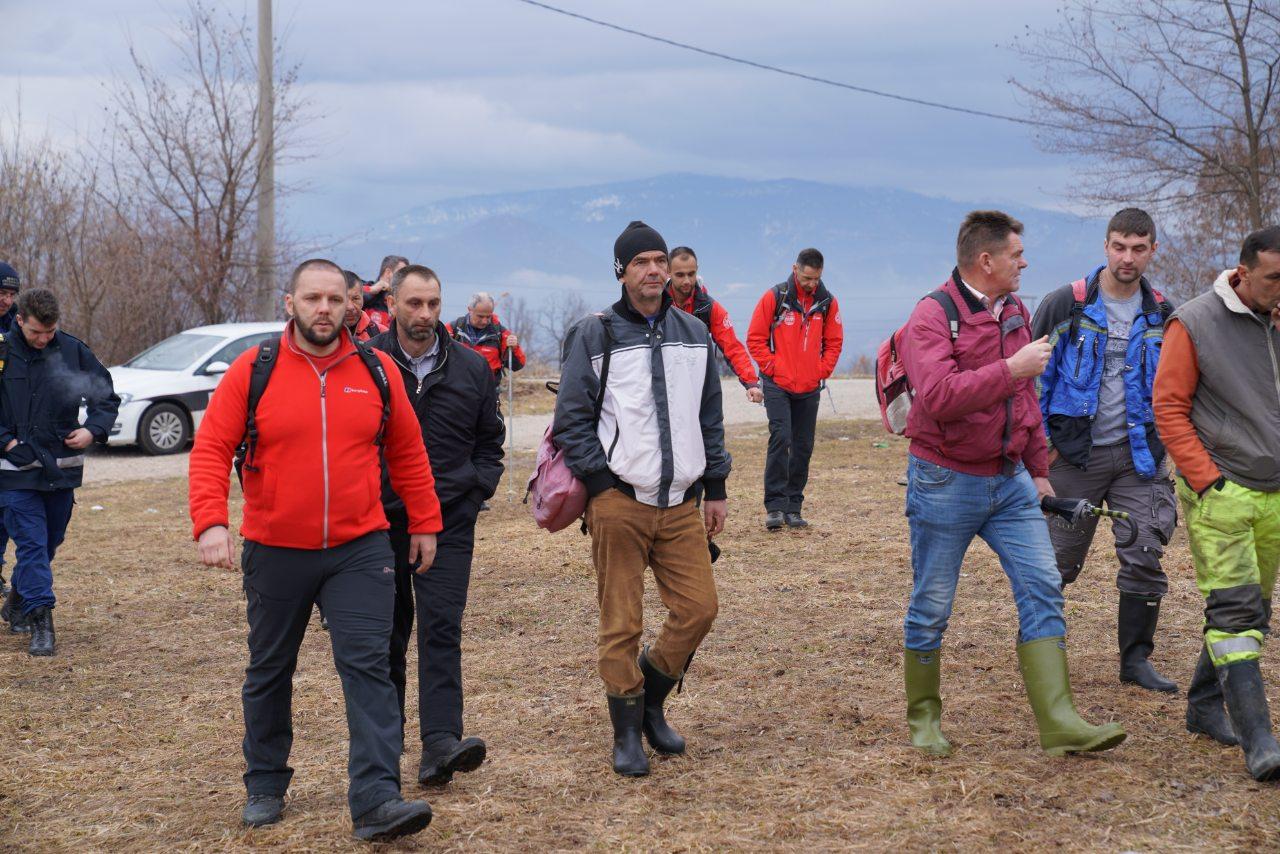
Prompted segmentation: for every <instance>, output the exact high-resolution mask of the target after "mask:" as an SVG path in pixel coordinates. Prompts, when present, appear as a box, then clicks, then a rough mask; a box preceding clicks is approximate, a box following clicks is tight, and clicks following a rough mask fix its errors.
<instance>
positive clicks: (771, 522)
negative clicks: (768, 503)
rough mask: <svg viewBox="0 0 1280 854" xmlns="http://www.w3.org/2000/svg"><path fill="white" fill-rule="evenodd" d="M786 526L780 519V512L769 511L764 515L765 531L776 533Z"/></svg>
mask: <svg viewBox="0 0 1280 854" xmlns="http://www.w3.org/2000/svg"><path fill="white" fill-rule="evenodd" d="M785 524H786V521H785V520H783V518H782V511H781V510H770V511H769V512H768V513H766V514H765V515H764V527H765V530H766V531H777V530H779V529H781V528H782V526H783V525H785Z"/></svg>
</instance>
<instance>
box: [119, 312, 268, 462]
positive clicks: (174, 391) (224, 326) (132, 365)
mask: <svg viewBox="0 0 1280 854" xmlns="http://www.w3.org/2000/svg"><path fill="white" fill-rule="evenodd" d="M283 329H284V323H283V322H276V323H220V324H217V325H216V326H197V327H195V328H194V329H188V330H187V331H185V332H179V333H178V334H177V335H174V336H171V337H169V338H166V339H164V340H163V341H161V342H160V343H159V344H156V345H154V346H152V347H149V348H148V349H146V350H143V351H142V352H141V353H139V354H138V355H136V356H134V357H133V358H132V359H130V360H129V361H127V362H125V363H124V364H123V365H116V366H115V367H113V368H111V369H110V370H111V380H112V382H113V383H114V384H115V388H116V394H118V395H120V414H119V415H118V416H116V423H115V425H114V426H113V427H112V428H111V436H110V437H109V438H108V439H107V444H108V445H134V444H136V445H138V446H140V447H141V448H142V450H144V451H146V452H147V453H148V454H175V453H177V452H179V451H182V450H184V449H185V448H186V447H187V443H188V442H189V441H191V437H192V436H194V435H195V431H196V428H197V427H199V426H200V419H201V418H203V417H204V411H205V409H206V408H207V407H208V405H209V397H210V396H211V395H212V394H213V390H214V389H215V388H217V387H218V381H219V380H221V379H222V375H223V374H224V373H226V371H227V368H229V367H231V363H232V362H234V361H235V359H236V357H237V356H239V355H240V354H241V353H243V352H244V351H245V350H248V349H249V348H250V347H256V346H258V344H260V343H261V342H263V341H265V340H267V339H269V338H278V337H280V333H281V331H282V330H283Z"/></svg>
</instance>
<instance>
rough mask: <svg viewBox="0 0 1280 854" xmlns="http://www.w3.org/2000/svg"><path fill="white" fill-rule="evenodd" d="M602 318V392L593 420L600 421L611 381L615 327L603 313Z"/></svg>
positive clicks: (600, 316) (597, 400)
mask: <svg viewBox="0 0 1280 854" xmlns="http://www.w3.org/2000/svg"><path fill="white" fill-rule="evenodd" d="M597 316H598V317H599V318H600V326H601V328H602V329H604V354H603V355H602V356H601V357H600V393H599V394H597V395H596V405H595V415H594V416H593V418H592V420H593V421H594V422H595V423H596V424H599V423H600V410H601V409H603V408H604V390H605V386H606V385H607V384H608V382H609V358H610V356H612V355H613V327H612V326H610V325H609V319H608V318H607V317H605V316H604V315H603V314H600V315H597Z"/></svg>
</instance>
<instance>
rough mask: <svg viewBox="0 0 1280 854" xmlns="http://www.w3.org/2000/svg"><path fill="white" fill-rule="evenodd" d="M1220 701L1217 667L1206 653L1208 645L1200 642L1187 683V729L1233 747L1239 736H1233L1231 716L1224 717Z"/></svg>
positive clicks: (1225, 712)
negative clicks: (1194, 669) (1197, 656)
mask: <svg viewBox="0 0 1280 854" xmlns="http://www.w3.org/2000/svg"><path fill="white" fill-rule="evenodd" d="M1222 703H1223V701H1222V685H1220V684H1219V683H1218V671H1217V669H1215V668H1214V666H1213V659H1212V658H1210V657H1209V650H1208V648H1207V647H1205V646H1204V645H1203V644H1202V645H1201V646H1200V658H1199V660H1198V661H1196V672H1195V673H1194V674H1192V676H1191V684H1190V685H1188V686H1187V732H1190V733H1195V734H1196V735H1207V736H1209V738H1212V739H1213V740H1214V741H1216V742H1218V743H1219V744H1225V745H1228V746H1232V747H1234V746H1235V745H1237V744H1239V743H1240V739H1238V738H1236V731H1235V730H1234V729H1232V728H1231V718H1229V717H1227V709H1226V707H1225V706H1224V705H1223V704H1222Z"/></svg>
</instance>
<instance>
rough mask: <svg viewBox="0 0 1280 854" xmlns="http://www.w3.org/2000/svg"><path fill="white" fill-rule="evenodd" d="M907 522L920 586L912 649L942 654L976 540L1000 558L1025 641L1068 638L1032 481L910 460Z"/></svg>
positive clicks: (913, 610) (910, 620)
mask: <svg viewBox="0 0 1280 854" xmlns="http://www.w3.org/2000/svg"><path fill="white" fill-rule="evenodd" d="M907 519H908V521H909V524H910V526H911V570H912V575H913V579H914V586H913V587H912V590H911V602H910V604H908V606H907V618H906V621H905V623H904V626H903V632H904V635H905V642H906V647H907V649H916V650H922V651H928V650H934V649H937V648H938V647H940V646H942V634H943V632H945V631H946V630H947V621H948V620H949V619H950V618H951V606H952V604H953V603H954V601H955V597H956V583H957V582H958V581H959V579H960V565H961V563H962V562H963V561H964V555H965V552H966V551H967V550H968V549H969V544H970V543H971V542H973V538H974V537H981V538H982V539H984V540H986V542H987V545H989V546H991V548H992V550H993V551H994V552H995V553H996V556H997V557H999V558H1000V566H1001V567H1003V568H1004V572H1005V575H1007V576H1009V586H1010V587H1012V588H1013V601H1014V603H1015V604H1016V605H1017V606H1018V641H1019V643H1027V642H1028V641H1033V640H1038V639H1040V638H1052V637H1062V636H1064V635H1065V634H1066V632H1067V627H1066V623H1065V622H1064V621H1063V618H1062V590H1061V588H1060V584H1061V583H1062V579H1061V576H1059V574H1058V567H1057V563H1056V561H1055V559H1054V555H1053V545H1052V544H1051V543H1050V542H1049V526H1048V525H1047V524H1046V522H1045V519H1044V515H1043V514H1042V513H1041V512H1040V501H1039V498H1038V496H1037V494H1036V487H1035V484H1034V483H1032V481H1031V476H1030V475H1029V474H1027V470H1026V469H1025V468H1023V467H1022V466H1021V465H1019V466H1018V468H1017V470H1016V471H1015V472H1014V473H1013V474H1012V475H996V476H995V477H978V476H976V475H970V474H961V473H960V472H957V471H953V470H951V469H949V468H945V467H943V466H939V465H935V464H934V463H930V462H926V461H924V460H922V459H919V458H917V457H914V456H912V457H910V458H909V461H908V463H907Z"/></svg>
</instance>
